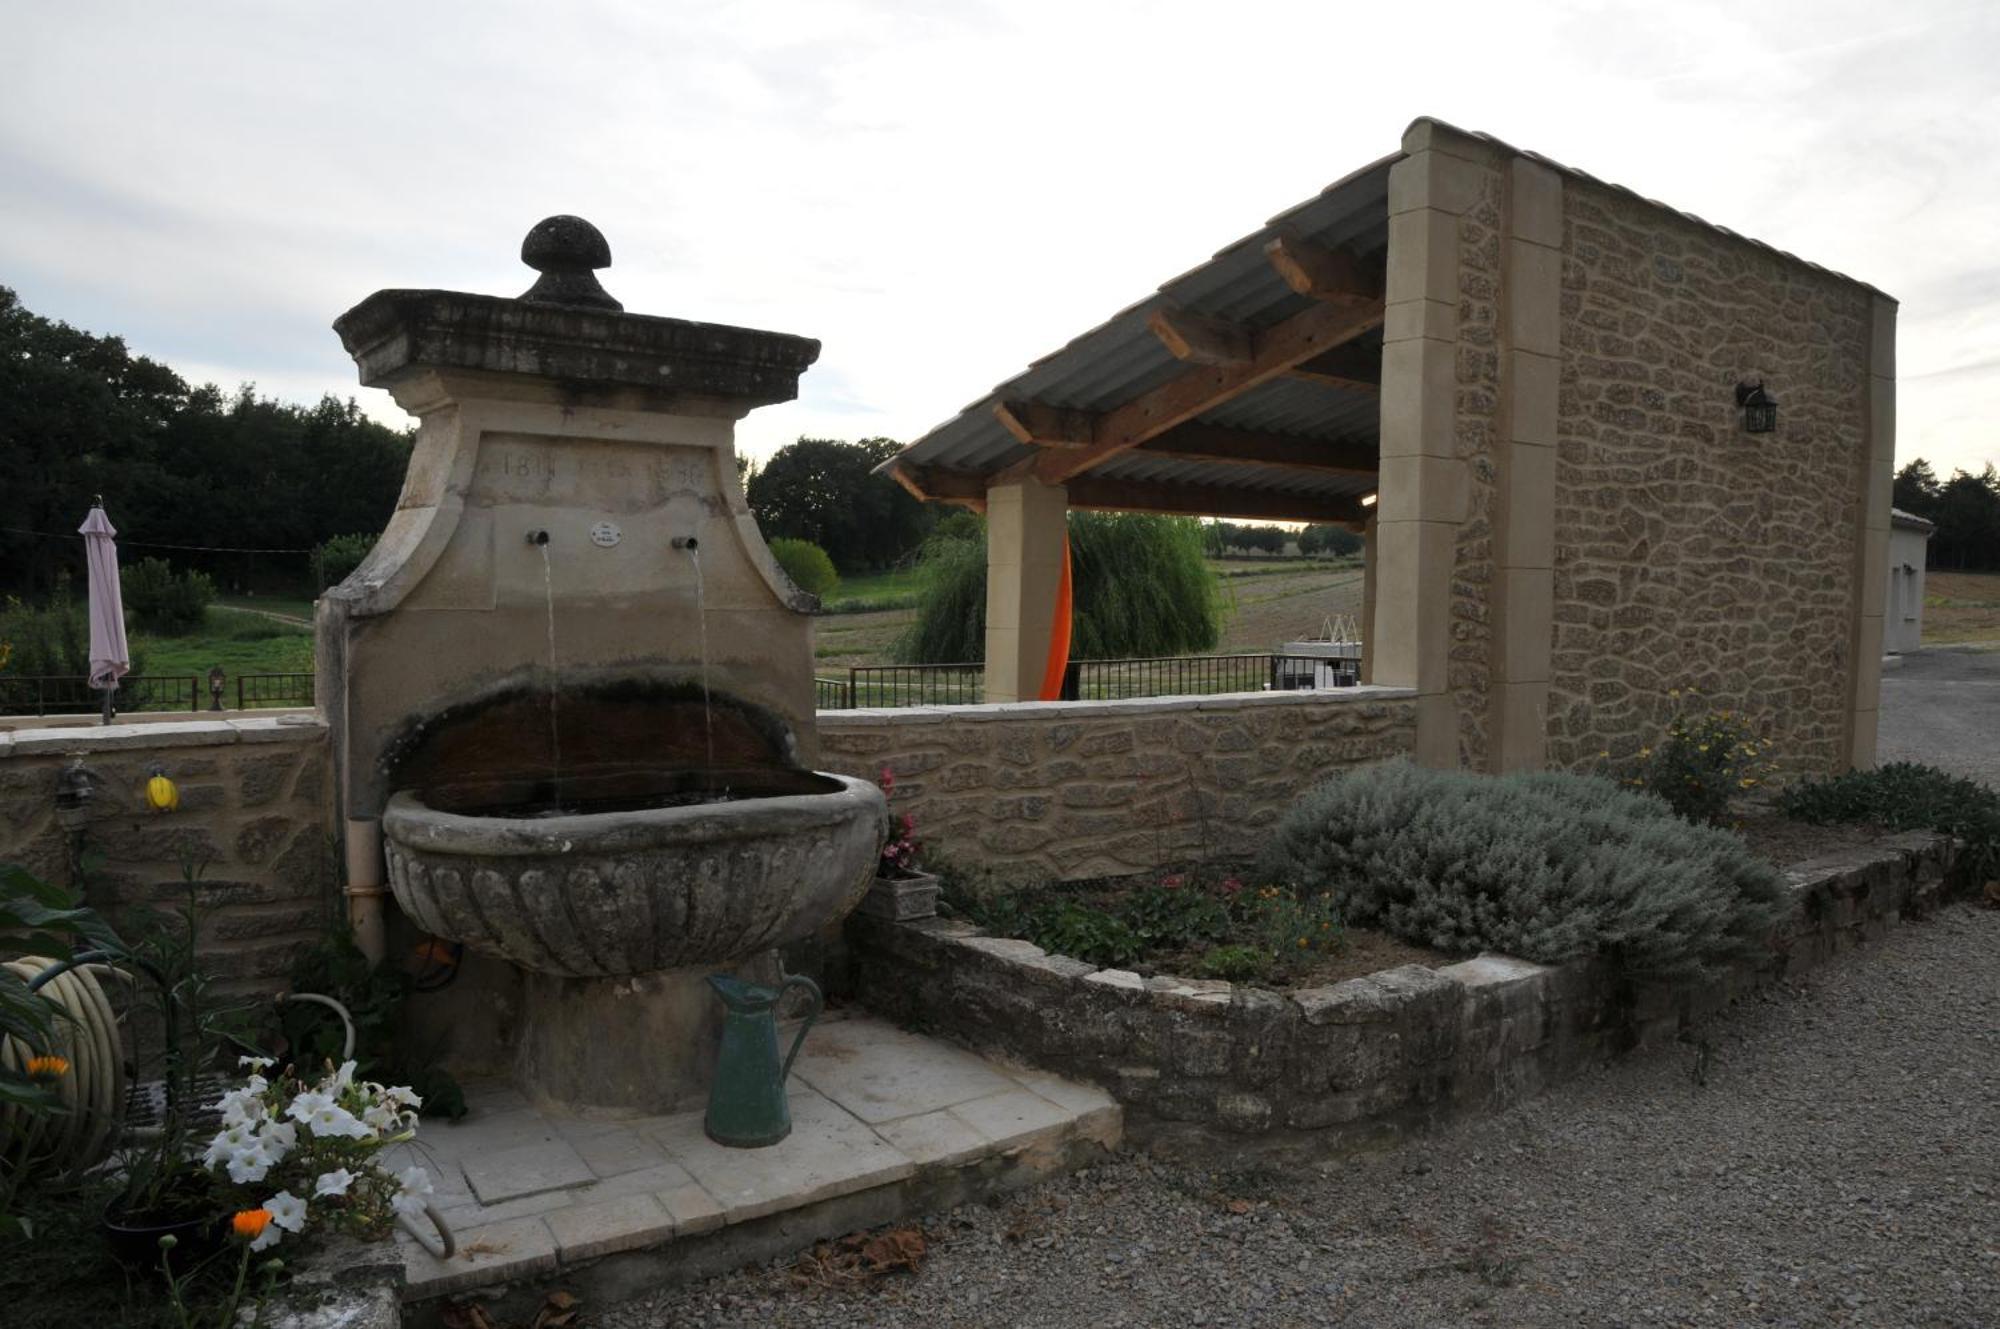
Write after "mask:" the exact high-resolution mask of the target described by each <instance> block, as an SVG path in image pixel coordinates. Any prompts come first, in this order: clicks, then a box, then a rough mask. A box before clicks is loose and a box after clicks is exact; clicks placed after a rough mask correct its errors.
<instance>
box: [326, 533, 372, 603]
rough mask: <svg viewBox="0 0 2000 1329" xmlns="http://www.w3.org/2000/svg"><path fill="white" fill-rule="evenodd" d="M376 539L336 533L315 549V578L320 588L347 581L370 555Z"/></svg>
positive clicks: (368, 536) (367, 536) (369, 536)
mask: <svg viewBox="0 0 2000 1329" xmlns="http://www.w3.org/2000/svg"><path fill="white" fill-rule="evenodd" d="M375 540H376V537H375V536H372V535H336V536H334V537H333V538H332V539H330V540H328V541H326V542H325V543H323V544H321V545H320V546H319V547H318V548H317V549H315V550H313V580H314V581H315V582H317V583H318V586H319V589H320V590H322V591H323V590H325V589H326V588H327V587H329V586H338V585H340V583H342V582H344V581H346V580H347V578H348V577H349V576H350V575H351V574H352V573H353V571H354V569H356V568H358V567H360V566H361V561H362V560H363V559H365V558H367V557H368V551H369V550H371V549H373V548H374V547H375Z"/></svg>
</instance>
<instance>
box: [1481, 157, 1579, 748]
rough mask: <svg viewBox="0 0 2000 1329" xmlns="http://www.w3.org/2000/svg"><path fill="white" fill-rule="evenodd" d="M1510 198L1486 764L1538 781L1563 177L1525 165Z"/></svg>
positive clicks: (1548, 628) (1549, 611)
mask: <svg viewBox="0 0 2000 1329" xmlns="http://www.w3.org/2000/svg"><path fill="white" fill-rule="evenodd" d="M1503 197H1504V198H1505V200H1506V202H1505V208H1504V211H1503V214H1502V226H1503V228H1504V229H1503V240H1502V244H1503V246H1504V250H1503V253H1502V254H1501V265H1502V270H1501V285H1500V300H1501V307H1502V310H1503V317H1502V320H1501V325H1500V331H1501V343H1500V347H1499V350H1500V403H1499V421H1498V423H1499V428H1498V430H1497V432H1496V436H1495V439H1494V461H1495V463H1496V468H1497V471H1498V474H1497V475H1496V477H1495V493H1494V503H1493V554H1494V584H1493V589H1492V598H1491V606H1492V614H1493V659H1492V669H1493V687H1492V691H1491V693H1490V694H1489V695H1490V697H1491V702H1490V705H1491V707H1492V709H1491V712H1490V715H1489V717H1488V719H1489V723H1490V724H1491V726H1492V734H1493V740H1492V742H1491V744H1490V745H1489V751H1488V761H1489V763H1490V765H1491V767H1492V769H1493V770H1495V771H1519V770H1540V769H1541V767H1542V765H1543V763H1544V761H1545V760H1546V759H1547V756H1548V730H1549V718H1548V711H1549V654H1550V649H1551V642H1552V638H1553V635H1554V631H1555V622H1554V619H1555V572H1554V567H1555V486H1556V385H1557V380H1558V378H1559V377H1560V375H1561V364H1560V361H1559V359H1558V356H1559V353H1560V344H1559V343H1560V340H1561V316H1560V311H1561V305H1562V213H1563V186H1562V177H1561V176H1559V175H1557V174H1556V173H1555V172H1554V171H1552V170H1550V169H1549V168H1548V167H1546V166H1542V165H1540V164H1539V163H1537V162H1532V161H1529V160H1528V159H1527V158H1525V157H1516V158H1514V159H1513V160H1512V161H1510V162H1509V163H1508V175H1507V184H1506V191H1505V194H1504V196H1503Z"/></svg>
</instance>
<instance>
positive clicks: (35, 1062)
mask: <svg viewBox="0 0 2000 1329" xmlns="http://www.w3.org/2000/svg"><path fill="white" fill-rule="evenodd" d="M68 1074H69V1058H68V1057H58V1056H56V1055H54V1054H53V1053H51V1054H50V1055H48V1056H45V1057H30V1058H28V1078H29V1079H30V1080H60V1079H62V1078H63V1076H65V1075H68Z"/></svg>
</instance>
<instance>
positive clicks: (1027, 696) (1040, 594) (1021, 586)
mask: <svg viewBox="0 0 2000 1329" xmlns="http://www.w3.org/2000/svg"><path fill="white" fill-rule="evenodd" d="M1068 517H1069V491H1068V490H1067V489H1065V488H1064V487H1063V486H1061V485H1045V484H1042V483H1040V482H1039V481H1037V480H1034V479H1023V480H1016V481H1013V482H1011V483H1008V484H999V485H994V486H993V487H992V488H990V489H988V490H987V491H986V700H987V701H989V702H1000V701H1033V700H1035V699H1036V698H1037V697H1039V696H1040V695H1041V687H1042V674H1043V672H1044V670H1046V669H1047V667H1048V659H1049V636H1050V628H1051V626H1052V625H1053V624H1054V622H1055V610H1056V593H1057V591H1058V590H1059V589H1060V588H1061V586H1062V568H1063V547H1064V542H1065V541H1066V540H1067V539H1068V538H1069V521H1068Z"/></svg>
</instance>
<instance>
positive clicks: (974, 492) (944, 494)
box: [889, 462, 986, 512]
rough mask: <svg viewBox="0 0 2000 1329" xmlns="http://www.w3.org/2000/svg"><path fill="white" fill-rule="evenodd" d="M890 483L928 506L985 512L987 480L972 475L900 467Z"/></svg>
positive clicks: (891, 472) (891, 473)
mask: <svg viewBox="0 0 2000 1329" xmlns="http://www.w3.org/2000/svg"><path fill="white" fill-rule="evenodd" d="M889 476H890V478H891V479H893V480H895V482H896V483H897V484H899V485H901V486H903V488H904V489H906V490H908V491H909V493H910V495H911V496H912V497H914V498H917V499H920V500H921V501H923V502H925V503H956V504H958V505H959V506H960V507H967V508H971V509H973V510H974V511H977V512H984V511H985V510H986V477H985V476H983V475H977V474H974V473H973V472H971V471H946V470H941V469H939V468H938V467H935V466H913V465H908V464H905V463H900V462H899V463H897V464H895V465H893V466H891V467H890V468H889Z"/></svg>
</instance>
